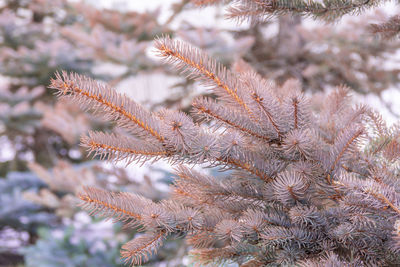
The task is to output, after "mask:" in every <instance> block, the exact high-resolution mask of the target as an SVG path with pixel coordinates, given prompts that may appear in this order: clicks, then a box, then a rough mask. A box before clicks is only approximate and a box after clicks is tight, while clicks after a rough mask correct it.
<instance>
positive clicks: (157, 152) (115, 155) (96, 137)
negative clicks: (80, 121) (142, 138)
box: [81, 132, 169, 164]
mask: <svg viewBox="0 0 400 267" xmlns="http://www.w3.org/2000/svg"><path fill="white" fill-rule="evenodd" d="M81 144H82V145H83V146H84V147H87V148H88V150H89V154H91V153H93V154H94V156H97V155H99V156H100V158H101V159H104V158H107V160H110V161H115V162H117V161H121V160H126V161H127V163H128V164H129V163H132V162H133V161H137V162H141V161H146V160H150V159H153V160H157V159H159V158H160V157H165V156H168V155H169V153H168V152H167V151H166V150H165V149H164V148H163V147H162V146H161V145H157V144H149V143H147V144H146V143H144V144H143V143H141V142H139V140H135V139H132V138H129V137H126V136H121V135H116V134H105V133H101V132H89V135H88V136H84V137H82V138H81Z"/></svg>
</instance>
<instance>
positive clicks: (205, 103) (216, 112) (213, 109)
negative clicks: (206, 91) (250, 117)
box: [192, 99, 270, 141]
mask: <svg viewBox="0 0 400 267" xmlns="http://www.w3.org/2000/svg"><path fill="white" fill-rule="evenodd" d="M192 106H193V108H194V109H195V112H196V114H197V115H198V114H202V113H203V114H205V115H206V116H208V117H209V118H211V119H214V120H216V121H220V122H222V123H224V124H225V125H227V126H229V127H232V128H234V129H237V130H239V131H242V132H244V133H246V134H249V135H251V136H254V137H257V138H260V139H263V140H265V141H269V140H270V138H268V137H266V136H263V135H261V134H258V133H256V132H255V131H253V130H251V129H249V128H250V127H248V128H246V127H243V126H241V124H243V119H242V118H240V117H239V118H237V119H236V120H237V121H238V122H235V121H234V120H233V119H231V118H234V117H235V113H234V111H232V110H230V114H229V117H230V118H227V117H224V115H223V113H224V110H222V109H223V107H222V106H220V105H218V104H217V103H216V102H212V100H210V99H197V100H195V101H193V103H192Z"/></svg>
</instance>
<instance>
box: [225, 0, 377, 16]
mask: <svg viewBox="0 0 400 267" xmlns="http://www.w3.org/2000/svg"><path fill="white" fill-rule="evenodd" d="M381 2H383V1H382V0H363V1H353V0H350V1H346V0H338V1H336V0H329V1H324V3H321V2H319V1H314V0H310V1H303V0H238V1H234V5H233V6H232V7H230V9H229V10H228V12H229V13H228V17H229V18H233V19H239V20H243V19H247V18H253V19H255V20H266V19H270V18H271V17H275V16H278V15H284V14H299V15H301V16H306V17H307V16H309V17H310V16H311V17H313V18H321V19H323V20H326V21H334V20H335V19H337V18H338V17H341V16H343V15H345V14H358V13H360V12H362V11H364V10H365V9H367V8H370V7H373V6H377V5H378V4H379V3H381Z"/></svg>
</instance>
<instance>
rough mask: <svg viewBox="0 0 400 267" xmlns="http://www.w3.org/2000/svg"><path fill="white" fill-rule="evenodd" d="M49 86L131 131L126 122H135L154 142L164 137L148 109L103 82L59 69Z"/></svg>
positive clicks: (61, 94) (60, 95) (129, 125)
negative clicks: (102, 113) (153, 138)
mask: <svg viewBox="0 0 400 267" xmlns="http://www.w3.org/2000/svg"><path fill="white" fill-rule="evenodd" d="M49 87H50V88H53V89H57V90H58V94H57V95H58V96H59V97H70V98H72V99H73V100H74V101H76V102H78V103H80V104H82V105H83V106H85V107H88V108H94V109H95V110H96V111H102V110H104V113H105V114H106V118H112V119H115V120H117V122H120V125H121V126H122V127H124V126H125V127H126V128H127V129H128V130H132V128H131V127H132V126H131V125H132V124H130V123H128V122H132V123H133V125H137V126H138V127H139V128H140V129H141V130H142V131H144V132H146V133H148V134H150V135H151V136H153V137H155V138H156V139H157V140H158V141H160V142H162V141H163V140H164V137H163V136H161V135H160V133H159V132H158V131H157V129H156V128H158V127H157V124H158V123H157V122H156V121H155V120H154V118H153V117H152V116H151V114H150V113H149V112H147V111H146V110H144V109H143V108H142V107H140V106H139V105H138V104H136V103H135V102H133V101H131V100H129V99H127V98H126V96H124V95H120V94H118V93H116V92H115V91H113V89H111V88H109V87H108V86H106V85H103V84H101V83H99V82H96V81H94V80H92V79H90V78H88V77H85V76H81V75H78V74H75V73H70V74H67V73H66V72H62V73H61V74H60V73H57V74H56V79H52V80H51V84H50V86H49ZM119 120H122V121H119ZM152 125H154V126H152ZM136 131H137V130H135V132H136Z"/></svg>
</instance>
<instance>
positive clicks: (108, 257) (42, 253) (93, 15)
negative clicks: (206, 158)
mask: <svg viewBox="0 0 400 267" xmlns="http://www.w3.org/2000/svg"><path fill="white" fill-rule="evenodd" d="M397 12H398V10H397V8H396V5H395V4H393V3H388V4H387V5H386V6H384V7H382V8H379V9H375V10H373V11H370V12H367V13H365V14H363V15H360V16H356V17H351V16H347V17H345V18H344V19H342V20H341V21H340V22H339V23H336V24H333V25H332V24H325V23H323V22H318V21H317V22H315V21H312V20H305V19H302V18H300V17H296V16H292V17H286V16H283V17H280V18H279V19H273V20H271V21H268V22H264V23H260V24H257V25H252V24H251V23H249V22H244V23H241V24H240V25H239V24H237V23H236V22H235V21H229V20H226V19H225V18H224V6H213V7H206V8H198V7H196V6H195V5H194V4H192V3H190V1H189V0H168V1H166V0H146V1H128V0H125V1H124V0H101V1H100V0H96V1H89V0H87V1H77V0H75V1H72V0H71V1H67V0H0V133H1V134H0V266H35V267H36V266H40V267H42V266H44V267H47V266H49V267H52V266H70V267H73V266H79V267H81V266H97V267H103V266H104V267H106V266H123V262H121V260H120V259H119V249H120V246H121V244H122V243H124V242H126V241H128V240H130V239H131V238H132V237H133V236H134V235H135V234H137V233H136V231H135V230H132V229H129V230H126V229H122V228H121V226H120V225H118V224H113V223H112V222H111V221H105V220H102V219H99V218H93V217H91V216H89V215H88V214H87V213H86V212H84V211H82V210H80V209H79V206H78V204H79V201H78V199H77V197H76V193H77V192H79V191H80V190H81V188H82V186H86V185H91V186H95V187H99V188H105V189H108V190H115V191H129V192H135V193H138V194H142V195H144V196H146V197H149V198H151V199H153V200H161V199H163V198H166V197H167V196H168V184H170V183H171V182H172V181H173V179H174V178H173V175H172V174H171V172H172V170H173V169H172V168H171V167H170V166H169V165H168V164H166V163H164V162H159V163H156V164H144V165H143V166H137V165H134V164H133V165H130V166H128V167H126V166H124V165H123V164H121V165H117V166H115V165H111V164H108V163H105V162H100V161H98V160H96V159H91V158H88V157H87V154H86V151H85V150H84V149H83V148H81V147H80V146H79V137H80V135H81V134H83V133H85V132H87V131H88V130H108V131H112V130H113V128H114V125H113V124H110V123H105V122H104V121H101V120H99V119H98V118H97V117H96V116H94V115H92V114H90V113H88V112H84V111H82V110H80V109H79V107H76V106H73V105H71V104H70V103H65V102H63V101H57V100H56V98H55V97H54V95H53V93H54V92H53V91H52V90H50V89H47V86H48V85H49V83H50V79H51V78H52V77H54V73H55V72H56V71H60V70H66V71H73V72H77V73H81V74H85V75H87V76H90V77H92V78H95V79H98V80H102V81H105V82H108V83H109V84H110V85H112V86H113V87H115V88H116V89H117V90H118V91H119V92H121V93H125V94H127V95H129V96H130V97H132V98H133V99H134V100H135V101H137V102H139V103H141V104H142V105H144V106H145V107H147V108H148V109H150V110H158V109H160V108H171V109H180V110H183V111H185V112H188V111H189V110H190V103H191V100H192V99H193V98H194V97H195V96H197V95H200V94H203V95H206V94H208V93H209V92H208V91H207V90H206V88H203V87H202V86H201V85H200V84H198V83H197V82H194V81H192V80H189V79H186V77H184V76H182V75H180V74H179V73H177V72H176V71H174V70H172V69H171V68H169V67H168V66H165V65H163V64H161V62H160V60H159V59H158V58H157V56H156V54H155V52H154V48H153V40H154V38H156V37H157V36H162V35H170V36H172V37H173V38H177V39H181V40H184V41H186V42H189V43H191V44H192V45H195V46H197V47H200V48H202V49H204V50H206V51H207V52H208V53H209V54H211V55H212V56H213V57H214V58H216V59H217V60H218V61H220V62H222V63H224V64H225V65H226V66H228V67H229V68H231V69H233V70H240V68H247V67H249V66H251V67H252V68H254V69H255V70H256V71H257V72H259V73H260V74H262V75H263V76H264V77H266V78H268V79H273V80H275V81H276V82H277V83H283V82H284V81H286V80H287V79H289V78H295V79H297V80H299V81H300V82H301V84H302V86H303V89H304V92H305V93H306V94H308V95H311V94H313V98H312V100H313V101H318V100H319V99H320V98H319V97H320V96H322V95H324V94H326V93H327V92H329V91H330V90H332V88H334V87H335V86H339V85H346V86H348V87H350V88H351V89H352V95H353V96H354V101H355V103H357V102H358V103H360V102H361V103H367V104H369V105H371V106H373V107H374V108H375V109H377V110H379V111H380V112H381V113H382V115H383V117H384V118H385V120H386V121H387V122H388V123H389V124H391V123H394V122H395V121H397V120H398V118H399V116H400V89H399V81H400V75H399V74H400V73H399V71H400V62H399V60H400V53H399V48H400V41H399V40H397V39H394V40H389V41H388V40H383V39H380V38H378V37H376V36H374V35H373V34H371V32H370V31H369V30H368V29H369V28H368V27H369V24H370V23H373V22H377V23H379V22H382V21H385V20H386V19H387V18H388V17H389V16H390V15H393V14H396V13H397ZM209 171H210V172H213V173H214V174H215V175H218V173H217V172H215V171H214V170H213V169H210V170H209ZM187 250H188V248H187V246H186V244H185V242H184V241H183V240H181V239H171V240H168V241H167V242H166V244H165V246H164V247H163V248H162V249H161V251H159V253H158V254H157V255H156V256H154V257H153V258H152V259H151V260H150V261H149V262H148V263H147V264H146V266H191V265H192V263H191V260H190V258H188V256H186V254H187Z"/></svg>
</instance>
